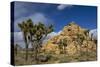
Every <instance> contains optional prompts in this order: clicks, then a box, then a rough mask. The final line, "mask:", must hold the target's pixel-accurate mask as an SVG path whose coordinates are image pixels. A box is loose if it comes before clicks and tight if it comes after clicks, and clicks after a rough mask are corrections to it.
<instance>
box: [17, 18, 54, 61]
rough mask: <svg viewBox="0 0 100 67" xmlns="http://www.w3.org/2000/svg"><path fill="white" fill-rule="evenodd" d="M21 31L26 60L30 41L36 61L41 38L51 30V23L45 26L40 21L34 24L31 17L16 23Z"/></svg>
mask: <svg viewBox="0 0 100 67" xmlns="http://www.w3.org/2000/svg"><path fill="white" fill-rule="evenodd" d="M18 26H19V27H20V28H21V31H22V32H23V37H24V41H25V44H26V60H27V57H28V44H29V42H31V44H32V46H33V50H34V58H35V60H36V61H37V55H38V52H39V50H40V47H41V44H42V40H43V38H45V37H46V36H47V34H49V33H51V32H52V31H53V25H50V26H48V27H47V26H45V25H44V24H42V23H41V22H39V23H38V24H34V23H33V22H32V20H31V19H29V20H27V21H26V22H23V23H21V24H18Z"/></svg>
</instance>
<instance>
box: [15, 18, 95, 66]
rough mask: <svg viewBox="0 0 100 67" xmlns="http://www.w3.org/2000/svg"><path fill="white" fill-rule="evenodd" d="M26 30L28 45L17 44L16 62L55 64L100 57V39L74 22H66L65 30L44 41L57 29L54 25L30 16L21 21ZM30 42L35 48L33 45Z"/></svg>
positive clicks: (24, 30)
mask: <svg viewBox="0 0 100 67" xmlns="http://www.w3.org/2000/svg"><path fill="white" fill-rule="evenodd" d="M18 26H19V28H20V29H21V31H22V32H23V37H24V42H25V46H26V48H24V49H17V48H18V46H17V44H16V46H15V64H16V65H27V64H51V63H66V62H76V61H80V62H81V61H95V60H97V47H96V46H97V43H96V42H95V40H91V38H90V37H89V30H87V29H84V28H81V27H80V26H78V25H77V24H75V23H74V22H71V23H69V24H68V25H66V26H64V28H63V29H62V32H61V33H60V34H59V35H57V36H54V37H53V38H51V39H49V40H48V41H47V43H45V44H42V42H43V39H42V38H45V37H46V36H47V35H48V34H49V33H51V32H52V31H53V25H50V26H45V25H44V24H42V23H41V22H40V23H38V24H33V22H32V20H31V19H29V20H27V21H25V22H22V23H21V24H18ZM29 42H31V44H32V48H29Z"/></svg>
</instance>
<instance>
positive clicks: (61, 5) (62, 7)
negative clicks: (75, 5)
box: [57, 4, 72, 10]
mask: <svg viewBox="0 0 100 67" xmlns="http://www.w3.org/2000/svg"><path fill="white" fill-rule="evenodd" d="M69 7H72V5H65V4H60V5H58V6H57V9H58V10H63V9H65V8H69Z"/></svg>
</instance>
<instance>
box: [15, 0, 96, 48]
mask: <svg viewBox="0 0 100 67" xmlns="http://www.w3.org/2000/svg"><path fill="white" fill-rule="evenodd" d="M29 18H30V19H32V21H33V22H34V23H35V24H37V23H38V22H42V23H44V24H45V25H50V24H53V25H54V32H52V33H50V34H48V36H47V37H46V39H45V40H47V39H49V38H51V37H53V36H55V35H58V34H60V32H61V30H62V29H63V27H64V26H65V25H67V24H68V23H70V22H72V21H74V22H75V23H76V24H78V25H80V26H81V27H83V28H87V29H90V30H92V29H96V28H97V8H96V6H79V5H69V4H43V3H31V2H18V1H17V2H14V43H15V44H16V43H17V44H19V45H21V46H22V47H25V43H24V40H23V34H22V32H21V31H20V29H19V27H18V23H21V22H22V21H25V20H27V19H29Z"/></svg>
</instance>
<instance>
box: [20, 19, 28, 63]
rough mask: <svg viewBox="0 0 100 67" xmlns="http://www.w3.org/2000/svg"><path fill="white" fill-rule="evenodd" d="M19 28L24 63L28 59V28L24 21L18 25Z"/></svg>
mask: <svg viewBox="0 0 100 67" xmlns="http://www.w3.org/2000/svg"><path fill="white" fill-rule="evenodd" d="M18 26H19V28H20V29H21V31H22V32H23V39H24V42H25V48H26V57H25V59H26V61H27V59H28V40H27V34H28V26H27V23H25V22H24V21H23V22H22V23H19V24H18Z"/></svg>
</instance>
